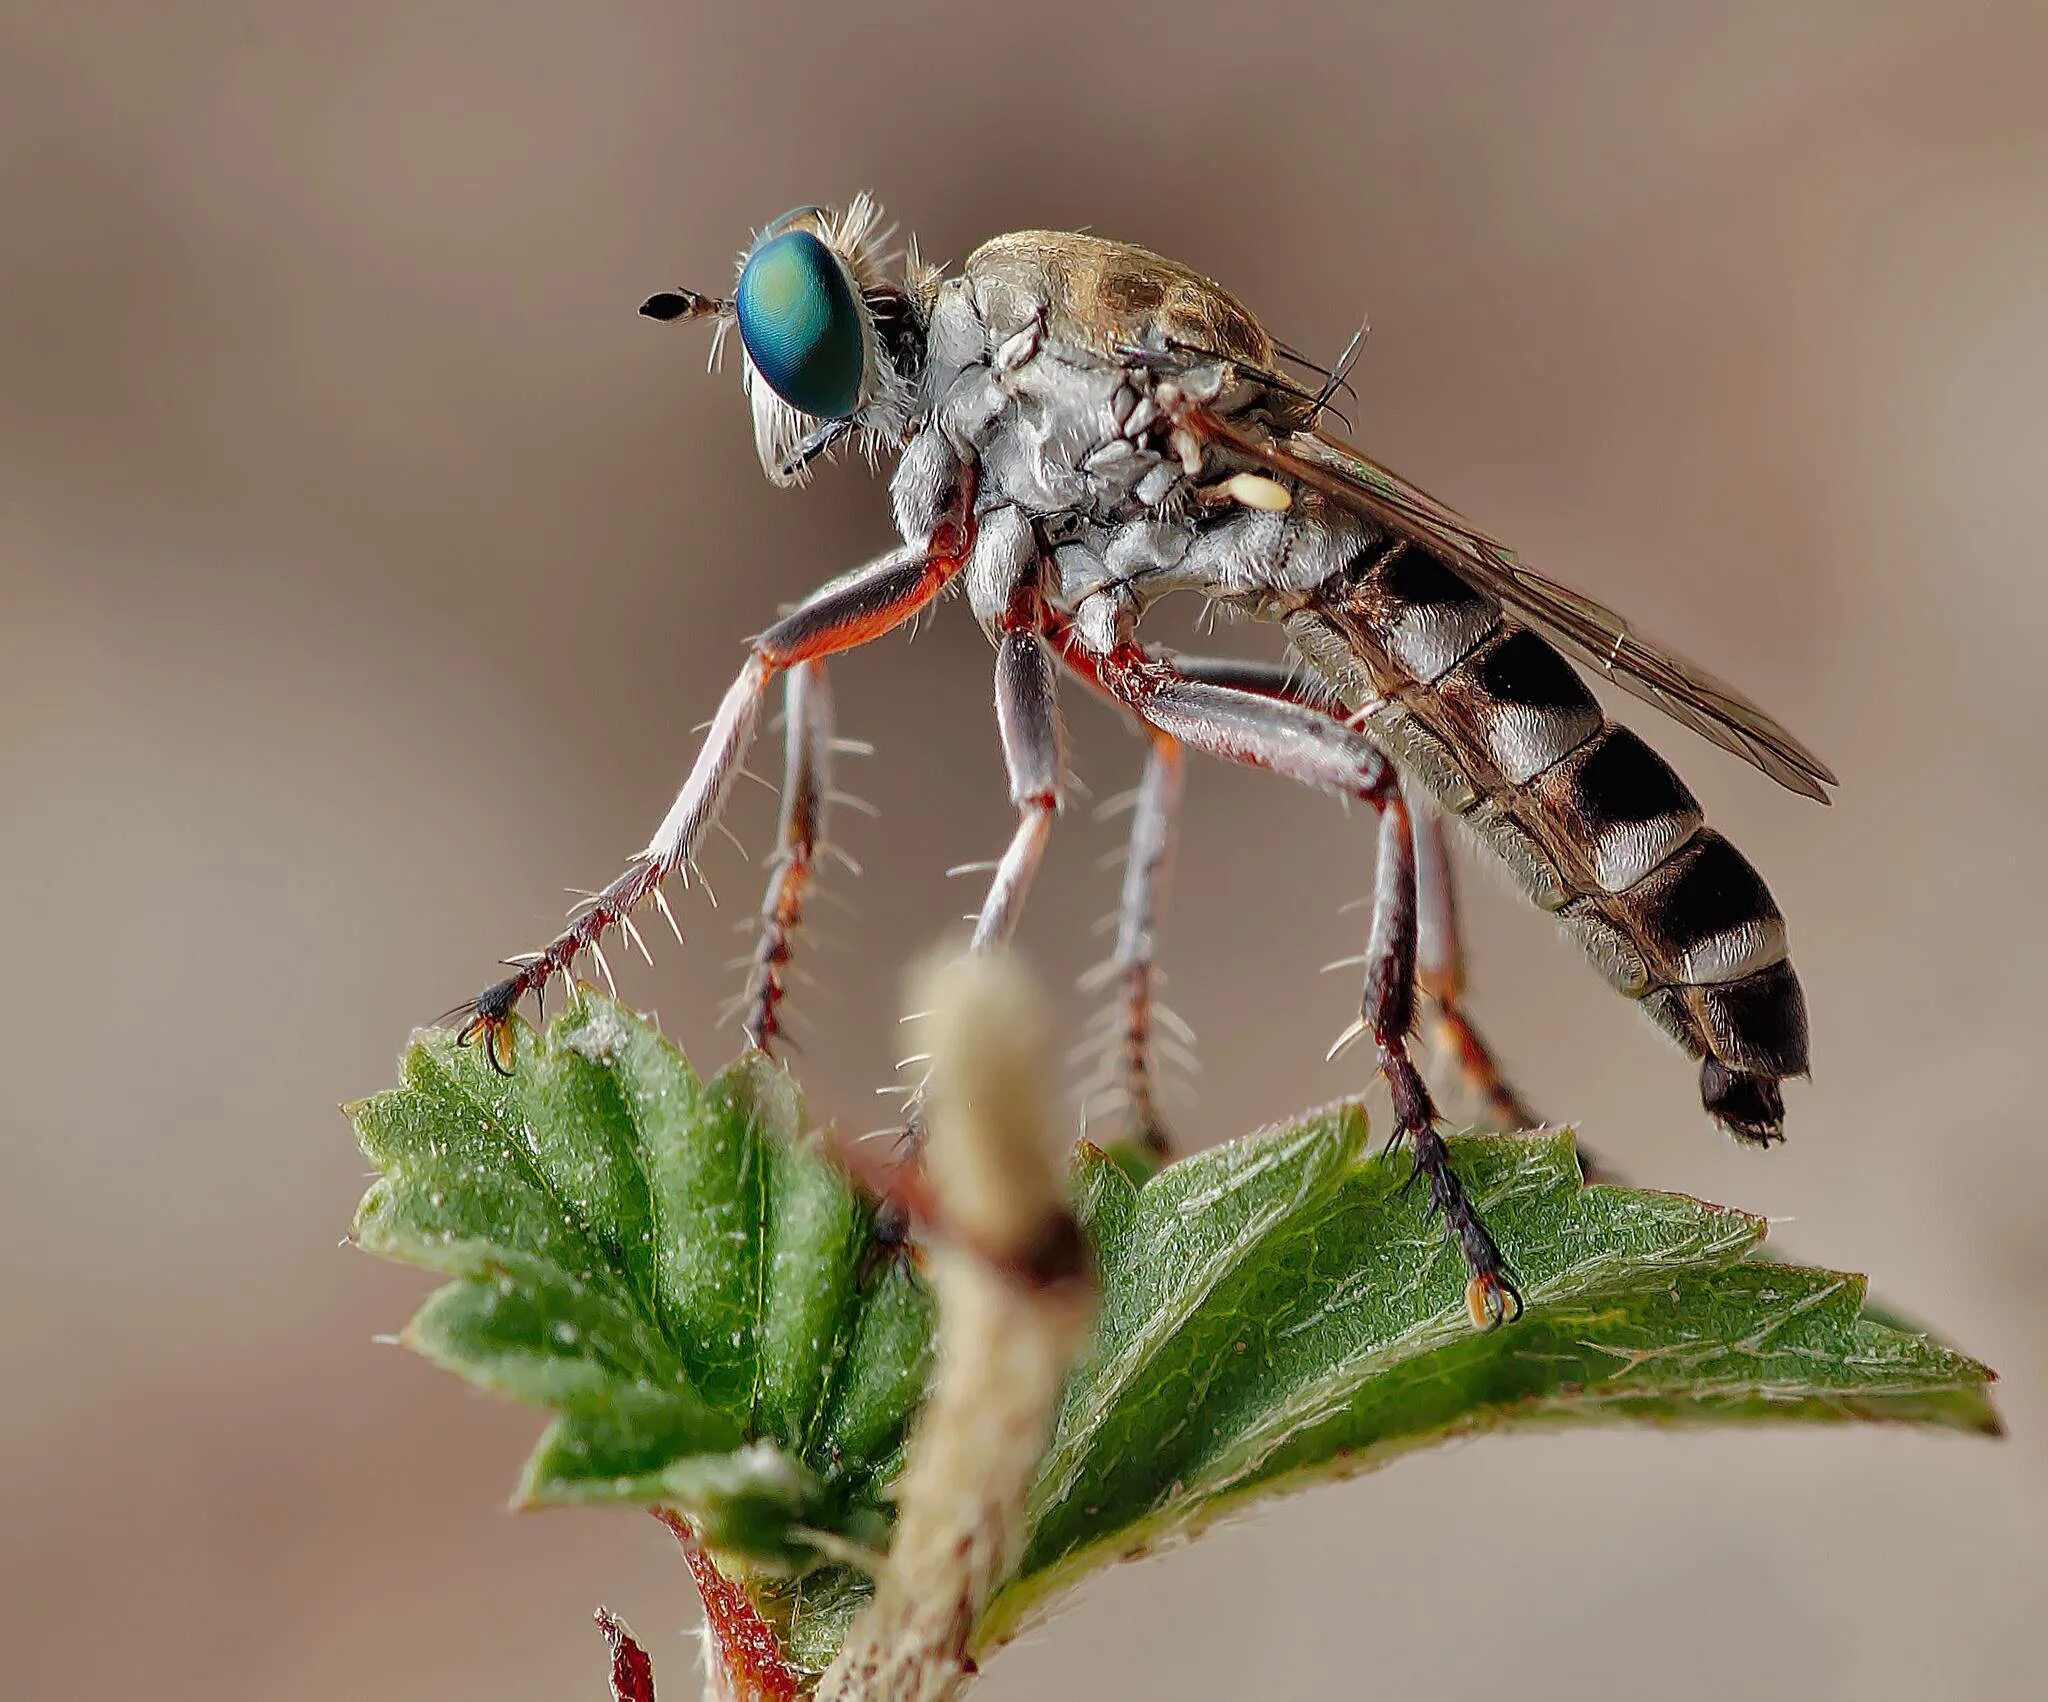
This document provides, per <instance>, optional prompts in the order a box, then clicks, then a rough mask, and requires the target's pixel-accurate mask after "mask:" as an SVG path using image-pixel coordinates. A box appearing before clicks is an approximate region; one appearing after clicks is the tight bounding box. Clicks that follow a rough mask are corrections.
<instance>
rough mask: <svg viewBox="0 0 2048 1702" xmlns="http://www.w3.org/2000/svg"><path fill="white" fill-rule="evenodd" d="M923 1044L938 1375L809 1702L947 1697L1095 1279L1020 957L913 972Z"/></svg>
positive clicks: (1047, 1028) (963, 1670)
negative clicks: (871, 1564)
mask: <svg viewBox="0 0 2048 1702" xmlns="http://www.w3.org/2000/svg"><path fill="white" fill-rule="evenodd" d="M913 1008H914V1009H917V1010H922V1011H926V1012H928V1013H929V1015H927V1017H926V1018H925V1019H924V1033H923V1038H924V1039H926V1040H927V1041H928V1042H929V1044H930V1047H931V1050H932V1053H933V1068H932V1080H931V1090H930V1098H929V1101H928V1122H927V1127H928V1130H929V1134H928V1138H927V1143H926V1147H925V1163H926V1166H927V1172H928V1178H929V1182H930V1186H931V1193H932V1199H933V1225H932V1228H933V1235H934V1239H935V1245H934V1246H933V1247H932V1249H931V1260H930V1272H931V1281H932V1287H933V1290H934V1292H935V1294H936V1297H937V1300H938V1311H939V1323H938V1341H937V1359H938V1365H937V1375H936V1380H935V1382H934V1384H933V1388H932V1393H931V1397H930V1399H929V1400H928V1402H927V1403H926V1405H925V1409H924V1413H923V1415H922V1416H921V1417H920V1419H919V1420H918V1425H917V1430H916V1432H915V1434H914V1435H913V1436H912V1437H911V1441H910V1448H909V1458H908V1462H907V1463H906V1465H905V1467H904V1472H903V1477H902V1480H901V1482H900V1483H899V1485H898V1488H897V1521H896V1536H895V1541H894V1542H893V1544H892V1545H891V1546H890V1549H889V1555H888V1559H887V1562H886V1564H885V1565H884V1567H883V1569H882V1571H881V1574H880V1576H879V1577H878V1578H877V1580H876V1585H875V1597H874V1600H873V1601H872V1602H871V1603H870V1604H869V1605H868V1607H867V1608H866V1609H865V1610H864V1611H863V1612H862V1613H861V1615H860V1617H859V1618H858V1619H856V1620H855V1621H854V1624H853V1627H852V1630H851V1632H850V1633H849V1635H848V1637H847V1641H846V1645H845V1647H844V1649H843V1650H842V1651H841V1652H840V1655H839V1658H838V1659H837V1660H835V1661H834V1662H833V1663H832V1665H831V1667H830V1668H829V1669H828V1670H827V1672H826V1673H825V1676H824V1678H823V1680H822V1681H821V1682H820V1684H819V1687H818V1691H817V1695H818V1697H819V1698H820V1699H821V1702H856V1699H858V1702H873V1699H879V1698H883V1697H889V1698H902V1699H904V1702H943V1699H944V1698H948V1697H952V1696H955V1695H957V1694H958V1693H959V1691H960V1689H961V1687H962V1686H963V1685H964V1684H965V1683H966V1681H967V1678H968V1677H969V1676H971V1674H972V1673H973V1671H974V1665H973V1660H972V1656H973V1651H972V1650H971V1649H970V1647H969V1633H970V1631H971V1629H972V1627H973V1625H974V1622H975V1621H976V1619H977V1618H979V1617H980V1614H981V1611H982V1609H983V1608H984V1607H986V1606H987V1604H988V1600H989V1597H990V1596H991V1595H992V1594H993V1592H994V1590H995V1589H996V1587H997V1585H999V1584H1000V1583H1001V1582H1002V1580H1003V1578H1004V1577H1005V1576H1006V1575H1007V1573H1008V1572H1009V1569H1010V1567H1011V1566H1012V1564H1014V1562H1015V1559H1016V1555H1017V1549H1018V1545H1019V1543H1020V1542H1021V1540H1022V1537H1023V1524H1024V1496H1025V1491H1026V1489H1027V1488H1028V1487H1029V1485H1030V1483H1031V1480H1032V1478H1033V1476H1034V1475H1035V1474H1036V1472H1037V1469H1038V1462H1039V1458H1040V1456H1041V1454H1042V1453H1043V1452H1044V1449H1045V1440H1046V1435H1047V1432H1048V1430H1049V1429H1050V1426H1051V1422H1052V1413H1053V1406H1054V1403H1055V1402H1056V1401H1057V1399H1058V1396H1059V1390H1060V1385H1061V1383H1062V1381H1063V1380H1064V1379H1065V1377H1066V1373H1067V1370H1068V1367H1069V1366H1070V1365H1071V1364H1072V1362H1073V1359H1074V1356H1075V1355H1076V1354H1077V1353H1078V1352H1079V1351H1080V1349H1081V1346H1082V1343H1083V1342H1084V1341H1085V1340H1086V1338H1087V1332H1088V1325H1089V1322H1090V1319H1091V1318H1092V1316H1093V1312H1094V1280H1093V1275H1092V1272H1091V1271H1090V1269H1089V1267H1088V1264H1087V1260H1086V1256H1085V1252H1084V1251H1083V1243H1082V1242H1081V1239H1080V1232H1079V1230H1078V1228H1077V1227H1076V1225H1075V1223H1074V1220H1073V1217H1072V1215H1071V1213H1070V1212H1069V1211H1068V1208H1067V1205H1066V1197H1065V1192H1064V1190H1063V1188H1062V1186H1061V1169H1062V1166H1061V1163H1060V1158H1059V1154H1058V1149H1057V1146H1056V1143H1055V1137H1054V1135H1053V1129H1054V1127H1055V1124H1054V1119H1053V1117H1052V1108H1051V1093H1050V1088H1051V1083H1052V1080H1053V1076H1052V1060H1051V1056H1050V1040H1051V1019H1050V1017H1049V1015H1048V1014H1047V1008H1046V1005H1045V1002H1044V1000H1043V998H1042V997H1041V996H1040V994H1039V993H1038V990H1037V989H1036V988H1035V987H1033V986H1032V985H1031V983H1030V982H1029V980H1028V979H1027V978H1026V977H1025V976H1024V974H1023V972H1022V971H1021V970H1020V969H1018V968H1017V967H1016V966H1015V964H1013V963H1011V962H1009V961H1007V960H1006V959H1004V958H1002V957H1001V956H999V955H997V954H992V953H985V954H977V955H975V956H973V957H970V958H967V959H964V960H961V961H959V962H956V963H953V964H949V965H947V966H945V967H944V968H941V969H938V970H936V971H933V972H931V973H929V974H927V975H926V976H924V977H923V978H921V982H920V987H919V992H918V996H917V998H916V1000H915V1002H914V1004H913Z"/></svg>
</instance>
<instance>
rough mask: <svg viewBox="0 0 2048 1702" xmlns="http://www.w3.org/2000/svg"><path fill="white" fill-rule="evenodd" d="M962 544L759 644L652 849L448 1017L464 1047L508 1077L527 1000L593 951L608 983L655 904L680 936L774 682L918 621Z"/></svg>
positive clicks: (823, 597) (884, 568)
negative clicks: (637, 917)
mask: <svg viewBox="0 0 2048 1702" xmlns="http://www.w3.org/2000/svg"><path fill="white" fill-rule="evenodd" d="M965 534H966V526H965V523H964V521H949V522H946V523H944V524H942V525H941V526H940V527H939V528H938V530H937V531H936V532H935V533H934V536H933V540H932V542H931V544H930V545H929V546H927V547H918V548H910V549H903V550H897V551H894V552H892V553H891V554H889V555H886V556H883V557H881V558H880V559H879V560H877V561H874V562H872V563H870V564H869V565H868V566H867V567H864V568H861V569H859V570H857V571H856V572H854V573H851V574H848V575H846V576H845V577H843V578H840V579H836V580H834V581H832V582H831V583H830V584H829V585H827V586H825V587H824V589H822V590H820V591H818V592H816V593H815V594H814V595H812V596H811V597H810V598H809V599H808V600H806V601H805V602H803V603H801V604H799V605H798V606H797V607H796V608H795V609H794V610H792V611H791V612H790V613H789V614H788V615H785V616H784V617H783V618H782V619H781V620H779V621H777V622H776V623H775V624H774V625H773V626H771V627H770V628H769V629H768V630H767V631H766V632H764V633H762V634H761V636H760V637H759V638H757V639H755V640H754V644H753V648H752V650H751V652H750V653H749V655H748V657H747V660H746V663H745V665H744V666H742V667H741V669H740V673H739V677H738V678H737V679H736V680H734V681H733V683H732V685H731V686H730V687H729V688H728V689H727V691H726V694H725V698H724V701H723V702H721V703H720V704H719V706H718V713H717V714H716V715H714V716H713V717H712V720H711V727H710V731H709V732H708V733H707V734H706V736H705V740H704V743H703V745H702V746H701V747H700V749H699V750H698V752H697V758H696V761H695V762H694V763H693V764H692V765H691V767H690V771H689V773H688V775H687V776H686V777H685V778H684V780H683V785H682V790H681V791H680V792H678V793H677V794H676V799H675V802H674V803H673V804H671V805H670V806H669V811H668V814H667V815H666V816H664V817H663V818H662V822H661V825H660V826H659V827H658V828H656V829H655V831H654V837H653V838H652V839H650V840H649V841H648V842H647V846H646V848H645V849H644V850H643V851H641V852H640V853H639V855H638V856H636V857H635V858H634V859H633V860H632V861H631V862H630V863H629V864H628V865H627V866H626V868H625V870H624V871H623V872H622V873H621V874H619V875H618V876H617V877H616V878H615V879H614V880H613V881H612V882H611V884H610V885H608V886H606V887H605V888H604V889H603V890H602V891H601V892H599V893H597V894H595V895H594V896H593V897H592V898H591V899H590V901H589V902H588V903H587V904H586V905H585V906H584V907H583V909H582V910H581V911H580V912H579V913H578V914H577V916H576V918H575V919H574V920H573V921H572V922H571V923H570V924H569V926H568V927H567V928H565V929H563V930H562V932H561V933H559V934H557V935H556V936H555V938H554V939H552V940H550V941H549V942H548V944H547V945H546V946H545V947H543V948H542V949H541V950H540V951H538V952H534V953H531V954H529V955H527V956H525V957H522V958H517V959H509V960H508V962H510V963H512V964H514V965H515V967H514V969H513V973H512V974H510V975H508V976H506V977H505V978H504V979H503V980H502V981H498V982H494V983H493V984H492V985H491V986H489V987H486V988H485V989H484V990H483V991H482V992H481V993H479V994H478V995H477V996H476V997H475V998H474V999H472V1000H471V1001H470V1002H469V1003H468V1004H467V1005H464V1006H462V1007H460V1008H459V1010H457V1011H452V1012H450V1013H449V1015H450V1016H451V1017H453V1016H460V1017H462V1018H463V1019H464V1020H463V1024H462V1028H461V1031H460V1033H459V1034H458V1035H457V1039H458V1040H460V1041H461V1042H462V1043H463V1044H465V1045H466V1044H468V1043H469V1042H470V1041H471V1040H476V1039H481V1040H482V1041H483V1043H484V1049H485V1053H486V1055H487V1056H488V1057H489V1059H490V1061H491V1064H492V1067H493V1068H495V1069H497V1070H500V1071H509V1070H510V1067H511V1066H510V1062H509V1045H510V1024H511V1018H512V1012H513V1010H514V1009H515V1008H516V1007H517V1006H518V1004H519V1001H520V1000H521V999H522V998H524V997H525V996H526V995H527V994H528V993H533V994H535V995H536V996H544V995H545V993H546V990H547V986H548V983H549V981H551V980H552V979H553V978H554V977H555V976H556V975H567V974H569V973H570V972H571V971H572V969H573V966H574V964H575V961H576V959H577V957H578V956H580V955H581V954H582V953H584V952H586V951H587V952H589V953H591V955H592V956H594V957H595V958H596V959H597V961H598V965H599V967H600V968H601V969H604V970H605V971H606V973H607V974H609V966H608V965H607V964H606V962H605V958H604V947H603V939H604V936H605V934H606V933H608V932H609V931H610V930H611V929H612V928H614V927H622V928H624V929H626V930H627V932H628V933H629V935H630V936H632V937H633V938H635V939H636V940H637V939H638V932H637V930H636V929H635V928H634V925H633V921H632V912H633V911H634V910H635V909H636V908H637V907H638V906H639V905H640V904H641V903H643V902H645V901H647V900H649V899H651V900H653V902H655V903H656V904H658V905H659V906H661V908H662V911H663V913H664V915H666V916H667V917H668V920H669V922H670V925H671V926H674V921H675V918H674V916H673V915H672V914H670V913H669V911H668V904H667V900H666V899H665V898H664V897H663V896H662V892H661V886H662V883H663V882H664V881H665V880H667V879H668V877H669V876H671V875H673V874H676V873H678V872H679V871H680V872H682V873H683V875H684V878H685V880H687V879H688V869H689V865H690V861H691V859H692V858H693V857H694V856H695V855H696V853H697V850H698V847H699V846H700V845H701V844H702V842H703V838H704V834H705V833H706V831H707V830H708V829H709V828H710V827H711V825H712V823H713V822H715V821H716V820H717V819H718V815H719V812H720V810H721V809H722V808H723V807H724V804H725V799H726V794H727V793H728V792H729V791H730V789H731V786H732V778H733V775H734V773H735V772H736V771H737V769H738V768H739V765H740V760H741V758H742V756H743V755H744V754H745V752H746V749H747V747H748V745H749V744H751V743H752V741H753V737H754V731H755V728H756V725H757V724H758V722H759V720H760V716H761V700H762V698H763V696H764V695H765V694H766V692H767V689H768V685H769V682H770V681H771V680H773V679H774V678H775V676H776V675H777V674H779V673H782V672H783V671H785V670H786V669H789V668H794V667H797V666H798V665H800V664H802V663H805V662H810V661H815V660H818V659H819V658H822V657H826V656H831V655H834V654H836V653H838V652H840V651H842V650H851V649H853V648H854V647H855V646H857V645H861V644H865V643H866V642H867V641H868V640H869V639H871V638H878V637H880V636H881V635H882V634H883V633H885V632H888V631H889V630H891V629H892V628H894V627H897V626H900V625H901V624H902V623H903V622H904V621H906V620H908V619H910V617H911V616H912V615H914V614H916V613H917V612H918V611H919V610H920V609H922V608H924V607H925V606H926V605H927V604H929V603H930V602H931V601H932V599H933V598H935V597H937V596H938V594H939V593H940V592H941V591H942V590H944V589H945V587H946V585H947V584H948V582H949V581H951V580H952V578H953V577H954V575H955V574H957V573H958V572H959V570H960V565H961V560H962V557H963V555H964V551H965V544H966V536H965ZM678 937H679V938H680V932H679V933H678ZM642 949H643V950H644V949H645V947H644V943H643V944H642Z"/></svg>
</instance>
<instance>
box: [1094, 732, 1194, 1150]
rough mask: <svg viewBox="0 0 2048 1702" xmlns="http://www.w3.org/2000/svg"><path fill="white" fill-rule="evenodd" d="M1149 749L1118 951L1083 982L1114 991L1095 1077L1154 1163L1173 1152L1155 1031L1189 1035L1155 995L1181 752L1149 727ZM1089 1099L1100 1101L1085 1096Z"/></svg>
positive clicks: (1136, 806)
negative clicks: (1111, 1027)
mask: <svg viewBox="0 0 2048 1702" xmlns="http://www.w3.org/2000/svg"><path fill="white" fill-rule="evenodd" d="M1147 734H1148V737H1149V739H1150V742H1151V748H1150V750H1149V751H1148V752H1147V753H1146V757H1145V772H1144V774H1143V776H1142V777H1141V778H1140V779H1139V781H1138V789H1137V791H1136V792H1135V793H1134V794H1133V795H1132V799H1131V834H1130V845H1129V851H1128V854H1127V856H1126V859H1125V862H1124V880H1123V890H1122V892H1121V893H1120V894H1119V895H1118V900H1117V927H1116V946H1115V949H1114V950H1112V951H1111V953H1110V955H1109V956H1108V958H1107V959H1105V960H1104V961H1103V962H1102V963H1100V964H1098V965H1097V966H1096V967H1095V968H1093V969H1091V970H1090V971H1089V972H1088V973H1087V975H1086V976H1084V977H1083V978H1082V986H1083V987H1084V988H1085V989H1089V990H1093V989H1095V988H1098V987H1104V986H1109V985H1114V986H1115V987H1116V989H1117V1000H1116V1005H1115V1006H1114V1012H1115V1016H1116V1021H1117V1028H1116V1033H1115V1036H1114V1039H1113V1041H1112V1045H1113V1047H1114V1052H1113V1055H1112V1057H1111V1059H1110V1061H1109V1063H1108V1066H1107V1068H1106V1069H1105V1070H1104V1073H1103V1076H1102V1077H1099V1078H1097V1079H1098V1080H1102V1081H1104V1082H1105V1086H1108V1084H1109V1083H1114V1086H1113V1087H1111V1088H1110V1089H1109V1091H1113V1092H1116V1093H1120V1094H1121V1095H1122V1104H1121V1107H1120V1109H1121V1112H1122V1116H1123V1119H1124V1127H1125V1129H1126V1130H1127V1131H1128V1133H1129V1135H1130V1137H1131V1138H1132V1139H1133V1140H1135V1141H1136V1142H1137V1143H1138V1144H1139V1145H1140V1146H1142V1147H1143V1148H1144V1149H1145V1150H1146V1151H1147V1152H1149V1153H1150V1154H1151V1155H1152V1156H1153V1157H1154V1158H1156V1159H1159V1160H1161V1161H1164V1160H1165V1159H1166V1158H1167V1157H1168V1156H1169V1154H1170V1153H1171V1152H1172V1143H1171V1142H1170V1141H1169V1140H1168V1138H1167V1133H1166V1123H1165V1120H1164V1118H1163V1117H1162V1116H1161V1115H1160V1111H1159V1094H1158V1083H1157V1080H1156V1076H1155V1058H1154V1050H1155V1046H1156V1040H1157V1036H1156V1033H1155V1030H1156V1027H1157V1025H1158V1024H1159V1023H1161V1022H1162V1021H1163V1022H1165V1023H1166V1024H1167V1025H1168V1026H1169V1027H1172V1026H1176V1025H1177V1026H1178V1027H1179V1028H1180V1030H1181V1033H1180V1040H1181V1043H1182V1044H1183V1045H1188V1044H1192V1042H1193V1036H1192V1033H1191V1032H1189V1031H1188V1030H1187V1029H1186V1025H1185V1024H1181V1023H1180V1022H1179V1019H1178V1018H1177V1017H1175V1016H1174V1015H1173V1014H1172V1012H1171V1011H1169V1010H1167V1009H1166V1007H1165V1006H1164V1005H1161V1004H1160V1003H1159V1002H1158V1000H1157V996H1156V992H1157V989H1156V983H1157V980H1158V966H1157V962H1156V955H1157V951H1158V943H1159V942H1158V935H1159V907H1160V900H1161V898H1162V897H1163V896H1164V891H1165V884H1166V868H1167V863H1168V860H1169V858H1170V857H1171V854H1172V850H1173V830H1174V824H1175V821H1176V819H1177V817H1178V815H1179V812H1180V791H1181V754H1180V746H1179V745H1178V744H1176V743H1175V742H1174V741H1173V740H1172V739H1169V738H1167V737H1166V735H1165V734H1163V733H1157V732H1151V731H1150V729H1147ZM1087 1097H1088V1098H1089V1099H1090V1100H1093V1099H1094V1098H1095V1097H1097V1096H1096V1095H1094V1094H1090V1095H1087Z"/></svg>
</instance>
